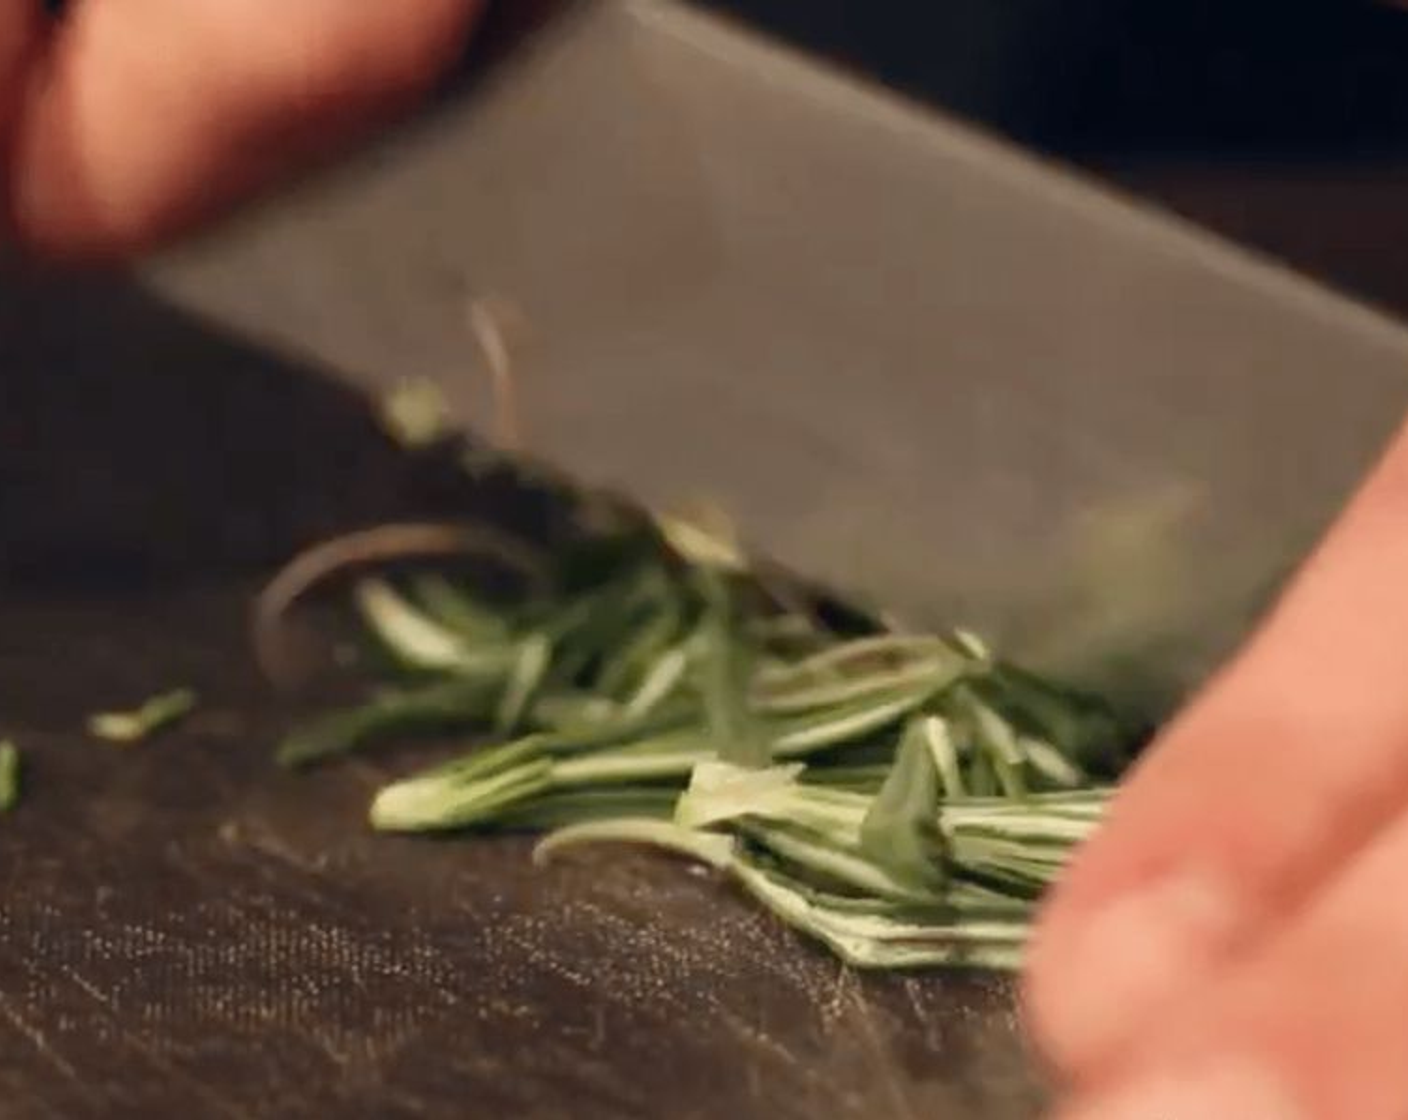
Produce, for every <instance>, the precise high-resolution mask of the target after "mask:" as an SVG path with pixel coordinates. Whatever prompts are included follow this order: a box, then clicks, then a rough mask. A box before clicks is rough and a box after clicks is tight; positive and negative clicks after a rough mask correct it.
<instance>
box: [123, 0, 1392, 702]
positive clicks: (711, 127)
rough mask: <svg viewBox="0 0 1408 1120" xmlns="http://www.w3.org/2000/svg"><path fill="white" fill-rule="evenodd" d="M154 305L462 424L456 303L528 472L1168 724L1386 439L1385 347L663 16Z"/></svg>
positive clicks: (270, 212) (990, 153)
mask: <svg viewBox="0 0 1408 1120" xmlns="http://www.w3.org/2000/svg"><path fill="white" fill-rule="evenodd" d="M147 279H148V282H149V283H150V284H151V285H152V286H153V287H154V288H155V289H157V290H158V291H160V292H161V293H163V294H164V295H165V296H166V297H167V298H169V299H171V300H173V301H175V302H177V303H179V304H181V305H183V306H186V307H189V308H193V309H195V310H198V311H199V312H201V313H203V314H206V315H209V316H213V317H215V318H216V319H218V320H220V321H222V322H223V323H225V324H228V325H231V326H234V327H236V328H238V329H240V330H242V331H245V332H247V333H249V334H250V335H253V336H256V337H258V338H260V339H262V340H263V341H264V342H266V343H267V344H268V345H270V346H273V347H276V348H282V349H295V350H297V351H299V352H301V353H304V354H307V355H312V356H314V357H316V358H317V359H318V360H320V361H321V362H322V363H324V364H326V365H327V366H328V367H330V368H332V369H334V370H337V371H339V372H340V373H342V374H344V375H346V376H347V377H349V378H352V379H353V380H359V379H360V380H362V381H364V382H366V383H368V384H370V383H372V382H373V381H374V380H375V378H376V377H378V376H381V377H384V375H385V372H386V371H387V370H396V371H399V372H400V373H403V374H405V375H406V376H425V377H431V378H434V379H436V380H437V381H439V382H440V383H441V384H442V385H444V386H445V387H446V389H447V391H448V392H449V394H450V396H451V397H452V399H453V400H455V401H456V402H457V405H458V407H459V408H460V409H461V410H462V412H463V414H464V415H465V416H466V417H467V418H468V419H470V420H471V421H476V420H482V418H483V417H484V415H485V395H484V385H485V382H484V378H483V375H482V371H480V370H477V369H476V363H477V362H478V361H479V357H478V355H477V353H476V351H475V349H474V347H473V344H472V343H471V341H470V338H469V336H468V333H467V332H466V329H465V316H464V307H465V301H466V298H467V296H469V295H471V294H479V295H486V296H488V295H491V296H495V297H499V298H503V299H507V300H510V301H512V302H513V304H514V305H516V306H517V307H518V308H519V309H520V310H521V312H522V313H523V315H524V316H525V317H526V319H527V321H528V323H529V324H530V326H531V345H530V346H529V347H528V349H527V350H526V351H525V352H524V353H522V354H520V355H519V357H518V361H519V367H518V384H519V394H520V398H521V401H522V407H523V409H524V412H525V415H526V419H527V430H528V437H529V439H530V442H531V443H532V445H533V447H534V449H535V450H536V451H537V452H538V453H539V454H541V455H544V456H548V457H551V458H553V459H555V460H557V461H558V462H560V463H561V464H563V465H564V466H565V467H567V468H569V469H571V470H574V471H577V472H579V473H580V474H581V475H583V476H584V477H586V478H589V479H591V480H592V481H594V482H599V483H606V484H609V485H614V486H619V487H623V488H625V489H626V490H628V491H629V492H630V493H631V494H633V495H635V496H638V497H639V498H641V499H642V500H644V501H647V502H650V503H653V504H657V505H662V504H663V505H668V504H670V503H674V502H678V501H681V500H685V499H689V498H693V497H696V496H707V497H709V498H711V499H713V500H716V501H718V502H721V503H722V504H723V505H725V506H726V507H727V508H728V509H729V510H730V511H731V512H732V513H733V514H734V515H735V516H736V517H737V518H738V519H739V520H740V522H741V525H742V527H743V529H744V531H745V532H746V534H747V535H748V536H749V537H750V539H751V540H752V541H753V542H754V543H755V544H756V545H757V546H758V547H760V548H762V549H763V550H765V551H767V552H768V553H770V554H772V555H773V556H774V557H776V558H777V559H779V560H781V561H783V562H785V563H788V564H790V565H792V566H794V567H796V568H799V569H802V570H804V571H805V572H807V573H808V574H810V575H813V576H815V577H818V578H820V579H823V580H827V581H829V582H830V583H832V584H834V585H835V586H836V587H837V588H839V589H841V590H845V591H851V592H854V593H857V594H860V595H863V596H865V597H867V598H870V599H873V600H876V601H879V602H883V603H885V604H888V605H891V606H893V607H895V608H896V609H898V610H899V611H900V612H901V614H902V615H903V616H904V617H906V618H909V619H912V620H914V621H915V622H917V623H923V624H940V625H947V624H952V623H964V624H967V625H970V626H973V627H976V628H978V629H980V630H982V631H983V632H986V633H989V634H992V635H994V636H995V637H996V638H997V639H998V641H1000V642H1001V643H1002V644H1003V647H1004V648H1005V649H1007V650H1010V651H1011V652H1012V653H1013V654H1015V655H1018V656H1022V657H1025V658H1026V659H1028V660H1029V661H1032V662H1034V663H1036V664H1039V665H1041V666H1042V667H1045V668H1049V669H1052V670H1055V671H1059V672H1064V673H1066V674H1067V675H1069V676H1072V677H1074V678H1076V679H1079V680H1083V681H1086V682H1088V683H1092V684H1097V685H1101V686H1105V687H1111V686H1118V687H1121V688H1125V689H1134V688H1136V687H1137V689H1138V690H1139V692H1138V694H1139V697H1140V701H1141V703H1150V702H1152V703H1156V704H1167V703H1171V702H1172V701H1173V700H1174V699H1176V698H1177V697H1178V695H1179V694H1180V693H1181V692H1182V691H1183V690H1184V689H1186V688H1187V687H1188V686H1189V685H1191V684H1193V683H1195V682H1196V681H1197V680H1199V679H1200V678H1201V677H1202V676H1203V675H1204V674H1205V673H1206V672H1207V671H1208V670H1209V669H1210V667H1211V666H1212V665H1214V664H1215V662H1216V661H1217V659H1218V658H1219V657H1221V656H1223V655H1224V653H1225V652H1226V651H1227V650H1228V648H1229V647H1230V645H1231V644H1232V643H1233V642H1234V641H1235V640H1236V639H1237V638H1238V637H1239V636H1240V634H1241V633H1242V632H1243V631H1244V630H1245V628H1246V626H1247V625H1248V623H1249V621H1250V619H1251V618H1252V617H1253V616H1254V614H1255V612H1256V611H1257V610H1258V609H1260V607H1261V606H1262V604H1263V603H1264V602H1265V601H1266V597H1267V595H1268V594H1269V593H1270V592H1271V591H1272V590H1273V589H1274V587H1275V586H1276V585H1277V583H1278V581H1279V580H1280V579H1281V578H1282V577H1283V576H1284V574H1285V573H1286V571H1287V570H1288V568H1289V566H1290V565H1291V564H1292V563H1293V562H1294V561H1295V559H1296V557H1297V556H1299V555H1300V554H1301V552H1302V551H1303V549H1304V548H1305V547H1306V545H1307V544H1308V542H1309V541H1310V540H1311V539H1312V537H1313V536H1314V534H1315V533H1316V532H1317V531H1318V530H1319V528H1320V527H1321V526H1322V525H1323V523H1324V521H1325V519H1326V518H1327V517H1328V516H1329V514H1330V513H1331V511H1332V510H1333V509H1334V508H1335V506H1336V505H1337V504H1338V503H1339V502H1340V501H1341V500H1342V498H1343V496H1344V495H1345V494H1346V493H1347V491H1348V489H1349V488H1350V486H1351V485H1352V483H1353V480H1354V479H1355V478H1356V477H1357V476H1358V475H1359V474H1360V473H1361V471H1362V470H1363V469H1364V468H1365V466H1366V465H1367V464H1368V463H1369V461H1370V460H1371V458H1372V457H1373V455H1374V454H1375V453H1376V451H1377V450H1378V447H1379V446H1380V444H1381V443H1382V441H1383V439H1384V438H1385V436H1386V434H1387V433H1388V431H1389V430H1390V428H1391V427H1392V426H1393V425H1394V423H1395V422H1396V420H1397V419H1398V417H1399V416H1400V415H1401V414H1402V412H1403V410H1404V408H1405V406H1408V377H1405V370H1408V334H1405V332H1404V331H1403V330H1402V329H1401V328H1400V327H1399V326H1397V325H1396V324H1394V323H1391V322H1389V321H1388V320H1386V319H1385V318H1383V317H1381V316H1379V315H1377V314H1376V313H1374V312H1372V311H1370V310H1367V309H1365V308H1363V307H1360V306H1357V305H1355V304H1353V303H1351V302H1349V301H1346V300H1344V299H1341V298H1338V297H1336V296H1333V295H1331V294H1329V293H1327V292H1325V291H1323V290H1321V289H1319V288H1318V287H1316V286H1315V285H1313V284H1311V283H1310V282H1308V281H1305V280H1302V279H1300V278H1298V277H1296V276H1294V275H1292V274H1290V273H1289V272H1287V271H1285V270H1283V269H1281V268H1279V267H1276V266H1274V265H1272V264H1269V263H1267V262H1265V261H1260V260H1256V259H1253V258H1252V257H1250V256H1249V255H1247V254H1245V253H1243V252H1241V251H1238V250H1235V249H1233V248H1231V247H1229V246H1227V245H1224V244H1222V243H1220V242H1218V241H1216V240H1215V239H1213V238H1211V237H1209V236H1207V235H1204V234H1202V233H1199V232H1196V231H1194V230H1192V229H1190V228H1186V227H1184V226H1182V225H1180V224H1178V223H1176V222H1174V221H1172V220H1170V219H1167V218H1164V217H1161V216H1158V215H1155V214H1153V213H1150V212H1146V211H1144V210H1142V209H1140V208H1138V207H1136V206H1134V205H1132V204H1130V203H1128V202H1126V201H1124V200H1122V199H1120V198H1117V197H1115V196H1113V195H1112V194H1110V193H1108V192H1106V191H1104V190H1101V189H1099V188H1097V187H1095V186H1092V185H1090V184H1088V183H1085V182H1082V181H1080V180H1078V179H1077V178H1076V177H1075V176H1073V175H1071V174H1069V173H1067V172H1065V171H1063V170H1061V169H1059V168H1056V167H1052V166H1047V165H1043V164H1040V163H1038V162H1036V161H1034V160H1032V159H1030V158H1028V157H1026V156H1023V155H1020V154H1018V153H1016V152H1014V151H1012V150H1010V149H1009V148H1008V147H1006V146H1005V145H1003V144H1001V143H998V142H996V141H993V140H990V139H988V138H986V137H983V136H980V135H977V134H975V133H974V132H972V131H971V130H969V129H968V128H966V127H964V126H963V125H961V124H959V123H957V122H955V121H952V120H949V119H945V118H944V117H942V116H939V115H936V114H934V113H931V112H928V111H923V110H920V109H917V108H915V107H913V106H910V105H908V104H905V103H903V102H901V101H899V100H898V99H896V98H894V97H891V96H889V95H887V94H884V93H882V92H878V91H876V90H872V89H869V88H865V87H863V86H861V85H859V84H857V83H854V82H852V81H850V80H848V79H845V78H842V77H840V76H838V75H836V74H833V73H831V72H829V71H828V70H826V69H825V68H823V67H820V66H817V65H815V64H813V63H810V62H808V61H806V60H803V59H800V58H798V57H795V56H794V55H792V54H791V53H789V52H787V51H785V50H782V49H779V48H777V47H774V46H772V45H770V44H768V43H765V42H762V41H759V40H757V39H755V38H754V37H752V36H750V35H749V34H747V33H744V32H742V31H740V30H738V29H736V28H734V27H732V26H730V25H728V24H725V23H723V22H720V21H718V20H716V19H715V18H712V17H709V16H706V15H703V14H700V13H698V12H696V11H693V10H691V9H689V8H687V7H684V6H680V5H677V4H674V3H669V2H666V0H596V2H591V3H583V4H580V5H577V6H575V7H573V8H572V9H571V10H570V11H568V12H567V13H566V14H564V15H561V16H559V17H558V18H556V19H554V20H550V21H548V22H547V23H546V24H545V25H544V26H543V27H542V28H540V29H539V30H538V31H537V32H536V33H535V34H534V35H533V36H532V37H531V39H530V40H529V41H528V42H527V43H526V45H525V46H524V47H523V48H522V49H521V50H520V51H519V52H518V53H517V54H515V56H514V57H513V58H511V59H510V60H509V61H508V62H507V63H505V64H504V65H502V66H501V67H499V68H498V69H497V70H496V71H495V72H494V73H493V74H492V75H491V77H490V79H489V80H488V81H486V82H484V83H481V84H479V85H478V86H477V87H476V88H475V89H474V91H473V93H472V95H470V96H467V97H465V98H462V99H460V100H458V101H456V102H455V103H454V104H453V105H451V106H449V107H448V108H447V109H446V110H445V111H443V112H441V113H439V114H438V115H437V116H436V117H435V118H434V119H433V120H430V121H428V122H426V123H425V124H424V125H423V126H422V127H420V128H418V129H416V130H414V131H413V132H410V133H408V134H406V135H403V136H401V137H399V138H397V139H396V141H395V142H393V143H391V144H389V145H387V146H386V147H384V148H381V149H379V150H377V151H376V152H375V153H373V154H371V155H369V156H368V157H366V158H364V159H362V160H361V161H359V162H358V163H356V164H354V165H351V166H349V167H347V168H344V169H342V170H341V171H338V172H336V173H333V174H331V175H328V176H325V177H323V178H322V179H320V180H318V181H317V182H315V183H312V184H309V185H308V186H306V187H305V188H303V189H301V190H300V191H299V192H297V193H296V194H295V195H291V196H288V197H285V198H283V199H281V200H279V201H278V203H277V204H275V205H272V206H270V207H266V208H263V209H261V210H260V211H259V212H257V213H255V214H253V215H251V216H249V217H248V218H246V219H245V220H243V221H240V222H237V223H235V224H234V225H233V226H231V227H229V228H228V229H226V230H224V231H222V232H221V233H219V234H218V235H216V236H215V237H213V238H211V239H209V240H207V241H206V242H204V243H201V244H198V245H194V246H190V247H187V248H185V249H183V250H181V251H180V252H177V253H175V254H173V255H170V256H169V257H167V258H165V259H163V260H161V261H159V262H157V263H156V264H155V265H154V266H153V268H152V269H151V270H150V273H149V275H148V278H147Z"/></svg>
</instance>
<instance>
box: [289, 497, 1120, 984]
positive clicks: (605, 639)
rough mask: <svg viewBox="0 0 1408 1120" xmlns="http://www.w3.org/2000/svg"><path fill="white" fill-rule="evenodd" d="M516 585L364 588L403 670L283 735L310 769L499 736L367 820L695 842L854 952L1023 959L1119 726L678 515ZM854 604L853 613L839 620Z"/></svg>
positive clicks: (946, 960) (378, 803)
mask: <svg viewBox="0 0 1408 1120" xmlns="http://www.w3.org/2000/svg"><path fill="white" fill-rule="evenodd" d="M548 583H549V585H550V586H552V587H555V588H556V589H557V590H556V591H553V592H550V593H548V594H538V595H536V596H534V597H532V598H529V599H527V600H524V601H520V602H512V603H504V602H499V601H495V600H492V599H489V598H486V597H482V596H479V595H476V594H474V593H473V591H472V589H471V588H470V587H469V586H467V585H465V584H461V583H456V582H452V581H450V580H449V579H447V578H446V577H444V576H442V575H438V574H433V573H432V574H421V575H418V576H415V577H413V578H412V579H410V580H409V581H407V583H406V584H404V585H400V584H395V583H392V582H391V581H389V580H386V579H371V580H364V581H363V582H362V583H361V584H359V585H358V588H357V590H356V593H355V596H354V601H355V604H356V606H357V608H358V610H359V611H360V612H361V614H362V617H363V620H364V622H365V624H366V626H367V628H368V630H369V631H370V632H371V633H372V634H373V635H374V636H375V638H376V639H377V641H378V643H379V644H380V645H381V646H382V647H383V648H384V649H385V650H386V651H387V652H388V653H389V655H390V658H391V662H392V664H393V665H394V666H396V667H397V669H398V670H399V672H400V673H401V674H402V675H405V676H409V678H410V680H409V681H402V682H401V683H400V684H398V685H397V686H396V687H394V688H391V689H384V690H382V691H380V692H378V693H376V694H375V695H373V696H372V697H371V698H370V699H369V700H368V702H367V703H366V704H364V705H362V706H360V707H357V708H353V709H350V710H347V711H343V712H338V713H334V714H333V715H331V716H330V717H328V718H327V719H326V720H324V721H323V722H321V723H318V724H315V725H313V726H312V727H309V728H304V729H302V730H300V731H298V732H296V733H295V734H294V735H293V736H291V737H290V739H289V740H288V741H286V742H285V744H284V746H283V749H282V751H281V753H280V758H281V760H282V761H283V762H285V763H286V764H290V765H305V764H308V763H310V762H314V761H319V760H323V759H327V758H330V757H332V756H334V755H338V754H343V753H346V752H348V751H351V750H355V749H360V748H362V747H365V746H369V745H372V744H374V743H376V742H378V741H381V740H383V739H394V738H401V737H404V736H406V735H410V734H421V733H425V732H441V733H445V732H449V733H453V734H458V735H483V734H485V733H488V734H489V736H490V741H489V742H488V743H486V744H484V745H481V746H478V747H476V748H473V749H469V750H466V751H464V752H463V753H461V754H460V755H459V756H458V757H455V758H452V759H450V760H448V761H446V762H443V763H441V764H439V765H437V766H434V767H431V768H429V769H427V770H424V771H421V772H419V773H416V774H412V775H410V776H408V777H405V778H402V779H400V780H398V781H394V782H392V783H391V784H389V785H387V786H386V787H385V788H383V789H382V790H380V791H379V792H378V793H377V795H376V797H375V798H374V800H373V802H372V805H371V809H370V819H371V823H372V825H373V827H375V828H377V829H379V830H385V831H402V832H430V831H447V830H487V829H532V830H541V829H556V830H557V831H556V832H552V833H550V834H549V836H548V837H547V838H546V839H545V840H544V841H543V842H542V843H541V844H540V846H539V849H538V854H539V856H540V858H544V859H545V858H547V857H548V856H550V855H552V854H554V853H556V852H558V851H560V850H561V849H563V848H564V847H569V846H575V845H577V844H583V843H587V842H601V841H616V842H631V843H646V844H649V845H652V846H654V847H660V848H666V849H669V850H673V851H676V852H680V853H683V854H685V855H687V856H689V857H691V858H694V859H697V860H702V861H703V862H705V863H707V864H709V865H711V866H713V867H715V868H716V869H718V870H719V871H721V872H722V873H724V874H725V875H726V876H727V877H728V878H729V879H730V880H731V881H733V882H734V883H735V884H736V885H737V886H738V887H739V888H741V889H742V890H743V891H744V892H745V893H746V894H747V895H749V896H750V897H751V898H753V899H754V900H756V901H757V902H759V903H760V904H761V905H763V906H765V907H766V908H767V909H768V910H770V911H771V912H772V913H774V914H776V915H777V916H778V917H780V918H781V919H782V920H783V921H785V922H787V923H788V924H789V925H792V926H793V927H795V928H797V929H799V930H801V931H803V932H805V933H808V934H810V935H811V936H812V937H814V938H816V939H818V940H820V941H821V942H823V943H824V944H826V945H827V946H829V947H830V948H831V949H832V950H833V951H834V952H836V953H837V954H839V955H840V956H841V957H842V958H844V959H845V960H847V961H849V962H851V963H853V964H855V965H857V966H863V967H917V966H922V965H938V964H945V965H958V964H962V965H980V966H983V967H1012V966H1013V965H1014V964H1015V963H1016V962H1017V961H1018V960H1019V959H1020V954H1021V947H1022V944H1023V940H1024V937H1025V931H1026V927H1027V924H1028V923H1029V921H1030V919H1031V916H1032V910H1033V906H1034V903H1035V900H1036V899H1037V897H1038V896H1039V895H1040V894H1041V892H1042V891H1043V890H1045V889H1046V887H1047V886H1048V885H1049V884H1050V883H1051V881H1052V880H1053V878H1054V877H1055V876H1056V875H1057V874H1058V873H1059V871H1060V869H1061V867H1062V866H1063V865H1064V862H1065V860H1066V859H1067V858H1068V856H1069V853H1070V851H1071V849H1072V848H1073V847H1074V846H1075V845H1076V844H1078V843H1080V842H1081V841H1082V840H1083V839H1084V838H1085V837H1086V836H1087V835H1088V834H1089V833H1090V832H1091V831H1092V830H1093V829H1094V828H1095V827H1096V826H1097V825H1098V823H1099V821H1100V819H1101V815H1102V812H1103V808H1104V804H1105V800H1106V796H1107V791H1106V789H1105V788H1104V787H1101V786H1098V785H1096V784H1095V783H1094V781H1093V779H1092V778H1091V777H1090V775H1091V774H1092V773H1108V772H1109V771H1110V769H1111V762H1112V758H1113V755H1112V748H1111V744H1112V743H1113V742H1115V741H1116V740H1117V738H1118V728H1117V726H1116V725H1115V723H1114V720H1113V718H1112V717H1111V716H1110V715H1109V712H1108V710H1107V709H1106V708H1105V707H1104V706H1103V705H1102V704H1101V703H1100V702H1099V701H1097V700H1094V699H1092V698H1089V697H1085V696H1079V695H1075V694H1072V693H1069V692H1067V691H1066V690H1064V689H1062V688H1060V687H1058V686H1056V685H1054V684H1051V683H1050V682H1047V681H1044V680H1041V679H1039V678H1036V677H1034V676H1032V675H1030V674H1028V673H1024V672H1022V671H1020V670H1018V669H1015V668H1013V667H1011V666H1008V665H1006V664H1004V663H1002V662H1000V661H999V660H997V659H995V658H994V657H993V656H992V654H991V653H990V652H989V651H988V649H987V648H986V647H985V646H984V645H983V644H982V643H981V642H979V641H978V640H977V639H975V638H973V637H972V636H971V635H968V634H966V633H962V632H959V633H955V634H953V635H950V636H941V635H926V634H899V633H891V632H887V631H884V630H881V629H878V628H872V629H870V630H869V631H866V630H865V629H864V627H863V626H862V627H860V628H859V629H860V632H856V629H855V627H856V623H855V621H854V618H853V619H851V620H850V621H849V622H848V623H847V625H848V626H850V627H852V629H849V630H842V629H833V628H831V627H829V626H828V625H827V624H826V623H825V622H824V621H823V618H824V617H825V612H823V611H821V610H819V609H815V610H814V609H812V608H811V607H810V606H808V605H807V600H806V598H805V596H804V595H802V593H801V592H800V591H797V590H796V589H793V588H780V586H779V584H778V583H777V581H776V579H775V578H774V577H772V576H771V574H770V577H769V580H768V581H767V582H766V583H765V582H764V581H763V580H761V579H758V578H756V576H755V575H754V574H753V573H752V572H751V571H750V570H749V568H748V565H747V563H746V560H745V559H744V556H743V553H742V552H741V550H740V549H739V548H738V547H737V544H736V541H734V540H733V539H732V538H731V537H724V536H720V535H719V534H717V533H715V532H713V531H709V530H704V529H701V528H699V527H696V526H691V525H689V524H688V523H685V522H680V521H668V522H664V523H663V524H662V525H661V526H659V527H658V529H657V531H655V532H650V531H641V528H640V526H638V525H637V526H631V527H630V528H629V530H628V531H626V532H625V533H624V535H622V536H619V537H617V538H614V539H610V540H603V541H598V542H596V544H594V545H593V546H592V547H590V548H584V549H581V550H578V551H576V552H573V553H570V554H569V556H568V557H567V558H566V559H565V561H564V562H563V564H562V570H561V571H559V572H558V573H556V576H555V577H554V578H552V579H551V580H549V581H548ZM855 617H858V618H863V617H864V616H855Z"/></svg>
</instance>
